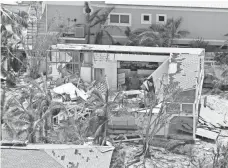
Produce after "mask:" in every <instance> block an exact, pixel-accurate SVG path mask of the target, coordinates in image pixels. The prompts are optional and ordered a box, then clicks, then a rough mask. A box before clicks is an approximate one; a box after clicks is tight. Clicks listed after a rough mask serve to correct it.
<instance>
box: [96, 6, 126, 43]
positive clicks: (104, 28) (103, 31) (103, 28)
mask: <svg viewBox="0 0 228 168" xmlns="http://www.w3.org/2000/svg"><path fill="white" fill-rule="evenodd" d="M113 9H114V7H112V8H107V9H106V11H105V12H104V13H103V14H101V15H99V16H97V19H98V21H99V22H100V23H99V29H98V31H97V32H96V35H95V41H94V43H95V44H103V43H102V40H103V37H105V35H106V36H107V37H108V39H109V40H110V41H111V43H112V44H115V40H114V39H113V37H112V35H111V34H110V33H109V32H108V30H109V29H117V30H119V31H120V32H121V31H122V30H121V29H120V28H119V27H118V26H113V25H105V23H106V22H107V20H108V16H109V14H110V13H111V11H112V10H113Z"/></svg>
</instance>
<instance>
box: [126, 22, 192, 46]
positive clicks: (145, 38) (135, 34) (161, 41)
mask: <svg viewBox="0 0 228 168" xmlns="http://www.w3.org/2000/svg"><path fill="white" fill-rule="evenodd" d="M182 22H183V19H182V18H178V19H174V18H172V19H168V20H167V22H166V23H165V24H152V25H151V26H150V27H149V28H140V29H136V30H134V31H131V30H130V28H127V29H126V31H125V34H126V36H127V37H128V42H127V45H142V46H152V47H171V46H172V45H173V41H174V40H175V39H178V38H182V37H186V36H187V35H188V34H189V32H188V31H186V30H180V26H181V23H182Z"/></svg>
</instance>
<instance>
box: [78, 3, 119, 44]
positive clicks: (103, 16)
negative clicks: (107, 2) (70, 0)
mask: <svg viewBox="0 0 228 168" xmlns="http://www.w3.org/2000/svg"><path fill="white" fill-rule="evenodd" d="M84 7H85V13H86V29H87V44H89V43H90V35H91V28H93V27H95V26H96V25H99V26H100V29H99V30H98V32H97V33H96V37H95V44H102V38H103V37H104V35H105V34H106V35H107V36H108V38H109V40H111V42H112V43H114V40H113V38H112V36H111V34H110V33H109V32H108V29H110V28H117V26H105V23H106V21H107V19H108V16H109V14H110V13H111V11H112V10H113V9H114V7H111V8H104V9H97V10H96V11H95V12H93V13H92V14H91V9H90V7H89V4H88V2H85V5H84ZM77 25H82V24H77ZM119 30H120V29H119Z"/></svg>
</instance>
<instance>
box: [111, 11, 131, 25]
mask: <svg viewBox="0 0 228 168" xmlns="http://www.w3.org/2000/svg"><path fill="white" fill-rule="evenodd" d="M111 15H118V16H119V23H111V22H110V21H111ZM121 15H128V16H129V23H120V16H121ZM108 25H115V26H131V13H110V14H109V19H108Z"/></svg>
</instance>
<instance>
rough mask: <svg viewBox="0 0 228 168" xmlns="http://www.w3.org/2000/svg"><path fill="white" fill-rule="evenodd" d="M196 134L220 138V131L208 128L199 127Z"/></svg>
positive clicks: (208, 137) (213, 138) (212, 138)
mask: <svg viewBox="0 0 228 168" xmlns="http://www.w3.org/2000/svg"><path fill="white" fill-rule="evenodd" d="M196 135H198V136H200V137H203V138H207V139H211V140H214V141H215V140H216V139H217V138H218V135H219V133H217V132H213V131H210V130H206V129H204V128H197V130H196Z"/></svg>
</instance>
